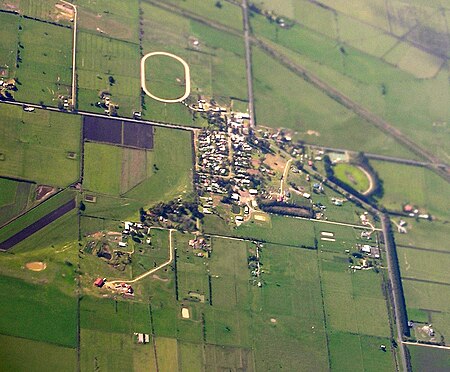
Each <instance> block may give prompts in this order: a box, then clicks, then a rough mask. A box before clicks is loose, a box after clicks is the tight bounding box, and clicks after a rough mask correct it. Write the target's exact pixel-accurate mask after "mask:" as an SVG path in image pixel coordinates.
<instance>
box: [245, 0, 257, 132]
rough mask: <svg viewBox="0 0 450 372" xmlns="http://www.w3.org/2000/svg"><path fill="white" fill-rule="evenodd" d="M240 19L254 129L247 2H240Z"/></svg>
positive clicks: (251, 119)
mask: <svg viewBox="0 0 450 372" xmlns="http://www.w3.org/2000/svg"><path fill="white" fill-rule="evenodd" d="M242 19H243V22H244V44H245V66H246V72H247V95H248V111H249V114H250V126H251V127H252V128H254V127H255V101H254V96H253V78H252V50H251V45H250V23H249V21H248V4H247V0H242Z"/></svg>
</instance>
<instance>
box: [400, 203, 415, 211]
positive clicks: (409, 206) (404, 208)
mask: <svg viewBox="0 0 450 372" xmlns="http://www.w3.org/2000/svg"><path fill="white" fill-rule="evenodd" d="M413 210H414V207H413V206H412V205H411V204H406V205H405V206H403V211H404V212H406V213H411V212H412V211H413Z"/></svg>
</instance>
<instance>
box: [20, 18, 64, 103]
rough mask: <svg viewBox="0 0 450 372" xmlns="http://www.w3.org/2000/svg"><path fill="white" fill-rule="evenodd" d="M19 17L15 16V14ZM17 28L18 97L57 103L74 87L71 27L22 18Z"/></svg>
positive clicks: (25, 100) (22, 99) (27, 100)
mask: <svg viewBox="0 0 450 372" xmlns="http://www.w3.org/2000/svg"><path fill="white" fill-rule="evenodd" d="M14 17H16V16H14ZM19 23H20V28H19V30H18V35H19V36H18V40H19V47H18V53H19V52H20V54H19V58H20V60H19V62H18V67H17V68H16V73H15V75H14V76H15V78H16V79H17V80H18V81H19V84H18V90H17V92H16V93H15V94H14V97H15V99H16V100H19V101H23V102H33V103H42V104H46V105H49V106H57V105H58V104H57V103H58V96H59V95H65V96H67V95H69V92H70V87H71V80H70V79H71V74H70V66H71V62H70V61H71V58H72V52H71V35H72V32H71V30H70V29H69V28H65V27H58V26H54V25H49V24H47V23H43V22H36V21H33V20H30V19H26V18H21V19H20V22H19Z"/></svg>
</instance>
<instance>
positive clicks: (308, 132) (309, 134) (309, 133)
mask: <svg viewBox="0 0 450 372" xmlns="http://www.w3.org/2000/svg"><path fill="white" fill-rule="evenodd" d="M306 134H307V135H308V136H316V137H320V133H319V132H317V131H315V130H312V129H308V130H307V131H306Z"/></svg>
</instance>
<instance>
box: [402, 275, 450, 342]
mask: <svg viewBox="0 0 450 372" xmlns="http://www.w3.org/2000/svg"><path fill="white" fill-rule="evenodd" d="M402 275H404V274H403V273H402ZM402 282H403V290H404V292H405V299H406V305H407V308H408V309H413V312H412V316H411V315H409V314H408V317H409V318H411V319H414V320H416V315H420V313H419V314H417V311H418V310H419V311H420V312H421V313H422V314H423V313H425V314H427V316H426V322H427V323H430V324H433V329H435V330H436V332H437V333H438V334H442V335H443V336H444V337H445V339H448V337H449V335H450V301H449V298H450V297H449V296H450V286H449V285H448V283H443V284H438V283H433V282H431V283H430V282H425V281H416V280H406V279H403V281H402ZM413 317H414V318H413ZM422 317H423V315H422ZM417 320H421V319H420V318H419V319H417ZM422 320H423V319H422ZM437 341H438V342H439V341H440V340H439V339H438V340H437Z"/></svg>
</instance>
